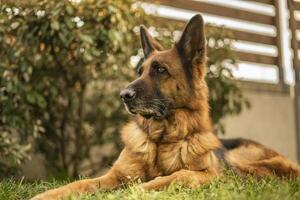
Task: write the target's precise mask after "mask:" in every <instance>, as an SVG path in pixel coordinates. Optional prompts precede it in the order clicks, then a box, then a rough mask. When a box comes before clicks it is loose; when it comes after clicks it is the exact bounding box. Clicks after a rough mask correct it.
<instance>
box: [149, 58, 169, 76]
mask: <svg viewBox="0 0 300 200" xmlns="http://www.w3.org/2000/svg"><path fill="white" fill-rule="evenodd" d="M152 68H153V69H154V70H155V71H156V72H157V73H164V72H166V71H167V70H166V68H164V67H162V66H161V65H160V64H159V63H158V62H157V61H154V62H153V63H152Z"/></svg>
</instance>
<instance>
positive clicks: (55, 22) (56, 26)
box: [51, 20, 59, 31]
mask: <svg viewBox="0 0 300 200" xmlns="http://www.w3.org/2000/svg"><path fill="white" fill-rule="evenodd" d="M51 28H52V29H53V30H56V31H58V30H59V22H58V21H57V20H53V21H52V22H51Z"/></svg>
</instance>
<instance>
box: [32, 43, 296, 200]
mask: <svg viewBox="0 0 300 200" xmlns="http://www.w3.org/2000/svg"><path fill="white" fill-rule="evenodd" d="M150 41H152V39H151V40H150ZM157 45H158V44H157V43H155V45H154V46H157ZM203 51H205V49H203ZM202 54H203V55H204V56H203V57H201V59H200V60H199V57H197V59H195V61H193V69H192V70H193V80H192V81H193V91H192V92H190V88H189V86H188V84H187V82H188V80H187V78H186V76H184V72H183V68H182V66H181V62H180V55H179V54H178V51H177V50H176V48H175V47H173V48H172V49H170V50H162V49H161V47H160V46H159V51H158V50H155V51H153V52H152V53H151V54H150V56H149V57H148V58H147V59H146V60H145V62H144V63H143V65H142V67H143V70H144V72H143V74H142V75H141V76H140V77H139V78H138V80H143V81H144V83H145V84H146V86H147V88H148V89H151V88H152V87H153V86H154V83H153V80H152V79H151V76H150V75H149V74H150V67H151V63H152V61H153V60H156V61H159V62H160V63H161V64H162V65H163V66H164V67H165V68H167V70H168V71H169V73H170V74H171V76H170V77H164V78H162V79H159V80H156V81H157V82H156V85H159V87H160V88H159V89H160V91H161V92H162V93H163V94H164V95H165V96H168V97H169V98H172V99H173V100H174V102H176V107H175V108H174V109H172V110H171V111H170V114H169V116H168V117H167V118H164V119H161V120H155V119H153V118H150V119H146V118H143V117H142V116H140V115H138V116H136V117H135V118H134V119H133V120H132V121H131V122H129V123H128V124H127V125H125V126H124V128H123V129H122V131H121V138H122V141H123V143H124V149H123V150H122V152H121V154H120V156H119V158H118V160H117V161H116V162H115V164H114V165H113V167H112V168H111V170H110V171H109V172H108V173H107V174H106V175H104V176H102V177H100V178H95V179H88V180H82V181H77V182H74V183H71V184H68V185H66V186H63V187H61V188H58V189H54V190H49V191H46V192H45V193H42V194H40V195H38V196H36V197H35V198H33V199H34V200H37V199H40V200H54V199H59V198H61V197H66V196H68V195H70V194H72V195H78V194H81V193H93V192H95V191H96V190H97V189H100V188H101V189H113V188H117V187H119V186H120V185H122V184H124V183H127V182H129V181H132V180H137V179H139V180H141V181H142V182H143V184H142V187H143V188H145V189H162V188H164V187H166V186H168V185H170V184H171V183H172V182H180V183H182V184H185V185H187V186H191V187H198V186H200V185H201V184H204V183H207V182H209V181H211V180H212V179H213V178H215V177H217V176H221V175H223V170H224V163H223V161H221V160H220V159H219V158H217V156H216V154H215V152H214V151H215V150H217V149H220V148H222V144H221V142H220V140H219V139H218V138H217V137H216V135H215V134H214V133H213V132H212V125H211V120H210V117H209V106H208V89H207V86H206V83H205V80H204V76H205V68H206V66H205V52H202ZM225 159H226V161H227V162H228V164H229V165H230V166H231V167H232V168H233V169H234V170H235V171H236V172H237V173H239V174H241V175H245V174H254V175H257V176H261V175H273V173H275V174H276V175H280V176H281V175H283V176H300V168H299V166H298V165H297V164H296V163H292V162H291V161H289V160H287V159H286V158H284V157H283V156H281V155H279V154H278V153H276V152H274V151H272V150H270V149H268V148H266V147H264V146H262V145H260V144H258V143H255V142H245V143H242V144H241V145H240V146H238V147H236V148H234V149H231V150H228V151H227V152H226V153H225Z"/></svg>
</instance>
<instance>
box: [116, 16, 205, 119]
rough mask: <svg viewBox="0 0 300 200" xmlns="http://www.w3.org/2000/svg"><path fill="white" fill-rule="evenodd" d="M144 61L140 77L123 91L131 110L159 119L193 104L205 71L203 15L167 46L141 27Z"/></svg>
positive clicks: (192, 21)
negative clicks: (176, 40)
mask: <svg viewBox="0 0 300 200" xmlns="http://www.w3.org/2000/svg"><path fill="white" fill-rule="evenodd" d="M140 36H141V44H142V48H143V52H144V57H145V59H144V62H143V64H142V65H141V67H140V68H139V69H138V73H139V77H138V78H137V79H136V80H135V81H133V82H132V83H130V84H129V85H128V86H127V87H126V88H125V89H123V90H122V91H121V93H120V96H121V98H122V100H123V102H124V104H125V107H126V109H127V111H128V112H129V113H131V114H139V115H141V116H143V117H145V118H150V117H153V118H154V119H156V120H160V119H163V118H166V117H167V116H168V115H169V114H170V113H171V112H172V110H175V109H177V108H189V109H191V108H192V104H191V101H192V98H194V93H195V90H196V88H197V87H199V84H202V83H203V82H204V81H203V79H204V74H205V46H206V45H205V36H204V23H203V19H202V17H201V15H195V16H194V17H193V18H192V19H191V20H190V21H189V22H188V23H187V25H186V27H185V29H184V31H183V33H182V35H181V38H180V39H179V41H178V42H176V43H175V45H174V46H173V47H172V48H171V49H168V50H165V49H164V48H163V47H162V46H161V45H160V44H159V43H158V42H157V41H156V40H155V39H153V38H152V37H151V36H150V34H149V33H148V32H147V30H146V28H145V27H144V26H141V27H140Z"/></svg>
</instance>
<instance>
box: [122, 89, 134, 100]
mask: <svg viewBox="0 0 300 200" xmlns="http://www.w3.org/2000/svg"><path fill="white" fill-rule="evenodd" d="M135 96H136V92H135V91H134V90H133V89H124V90H122V91H121V92H120V97H121V99H122V100H123V101H124V102H128V101H131V100H133V99H135Z"/></svg>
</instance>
